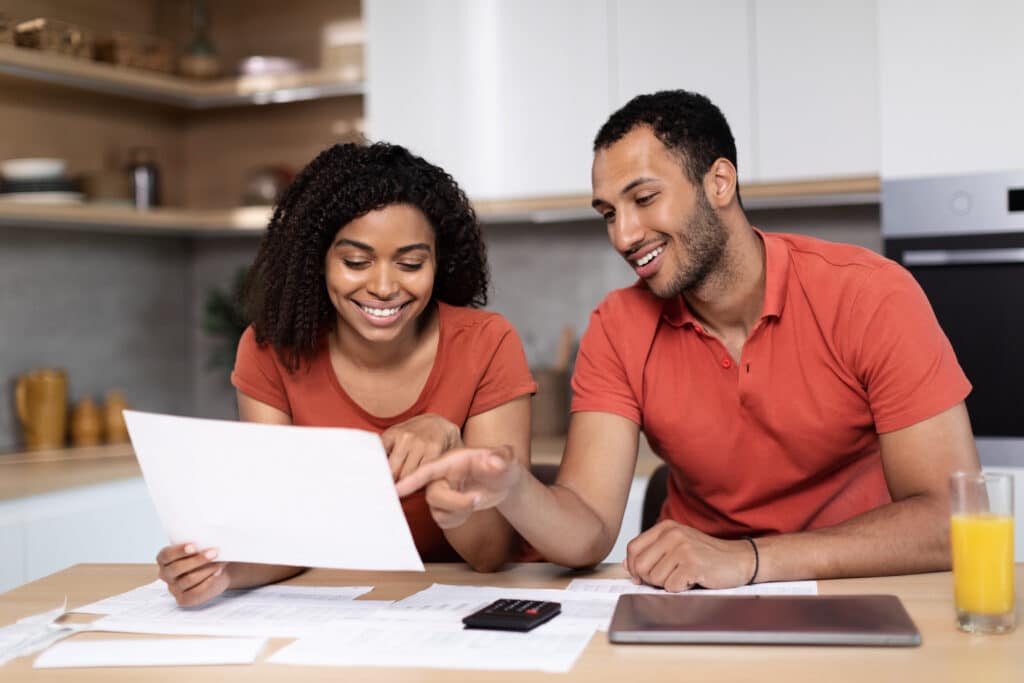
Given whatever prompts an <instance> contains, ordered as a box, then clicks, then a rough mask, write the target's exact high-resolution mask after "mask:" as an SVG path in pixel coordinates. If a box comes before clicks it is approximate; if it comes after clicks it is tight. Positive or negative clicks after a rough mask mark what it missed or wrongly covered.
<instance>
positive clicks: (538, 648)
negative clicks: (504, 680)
mask: <svg viewBox="0 0 1024 683" xmlns="http://www.w3.org/2000/svg"><path fill="white" fill-rule="evenodd" d="M558 619H559V617H555V620H554V621H551V622H548V623H547V624H542V625H541V626H538V627H537V628H535V629H534V630H532V631H530V632H528V633H512V632H508V631H504V632H503V631H483V630H476V629H472V630H464V629H463V628H462V624H461V623H445V624H440V623H432V624H431V625H430V627H429V628H424V627H423V624H422V623H417V622H406V623H402V622H396V621H390V620H389V621H377V622H374V621H367V620H362V621H353V622H350V623H348V624H344V625H336V627H335V628H334V629H332V630H331V632H330V634H321V635H318V636H312V637H308V638H300V639H298V640H296V641H295V642H294V643H292V644H290V645H287V646H285V647H284V648H282V649H280V650H278V651H277V652H275V653H274V654H273V655H272V656H271V657H270V658H269V659H268V660H267V661H268V662H271V663H274V664H300V665H306V666H385V667H423V668H436V669H485V670H491V671H497V670H508V671H549V672H555V673H564V672H566V671H569V669H571V668H572V665H573V663H575V661H576V659H577V657H579V655H580V653H581V652H583V649H584V648H585V647H586V646H587V643H588V642H590V638H591V637H592V636H593V631H592V630H590V631H586V630H578V629H568V630H565V629H558V628H556V627H555V626H554V625H555V623H556V622H557V620H558Z"/></svg>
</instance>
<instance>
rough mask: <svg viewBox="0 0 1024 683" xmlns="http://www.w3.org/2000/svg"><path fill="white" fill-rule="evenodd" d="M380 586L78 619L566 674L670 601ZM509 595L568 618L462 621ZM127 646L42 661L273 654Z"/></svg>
mask: <svg viewBox="0 0 1024 683" xmlns="http://www.w3.org/2000/svg"><path fill="white" fill-rule="evenodd" d="M371 590H372V587H370V586H345V587H312V586H264V587H262V588H256V589H252V590H245V591H229V592H227V593H225V594H223V595H222V596H220V597H218V598H216V599H214V600H212V601H210V602H209V603H207V604H204V605H200V606H199V607H189V608H183V607H179V606H178V605H177V604H176V603H175V601H174V599H173V598H172V597H171V596H170V595H169V594H168V593H167V592H166V586H165V585H164V584H163V582H160V581H155V582H153V583H151V584H147V585H145V586H140V587H139V588H136V589H135V590H132V591H128V592H127V593H123V594H121V595H117V596H114V597H111V598H107V599H105V600H101V601H99V602H95V603H92V604H89V605H85V606H83V607H80V608H78V609H77V610H75V611H76V612H88V613H93V614H105V615H107V616H105V617H104V618H102V619H100V620H99V621H96V622H94V623H93V624H91V625H90V626H89V628H90V630H97V631H116V632H132V633H159V634H180V635H185V634H188V635H218V636H254V637H258V638H265V637H297V638H298V640H296V641H295V642H293V643H292V644H290V645H287V646H285V647H284V648H282V649H281V650H279V651H277V652H276V653H275V654H274V655H273V656H271V657H270V659H269V660H268V661H269V662H271V663H275V664H289V665H307V666H380V667H420V668H444V669H484V670H518V671H527V670H528V671H547V672H565V671H569V670H570V669H571V668H572V666H573V664H574V663H575V661H576V659H577V658H578V657H579V655H580V653H581V652H582V651H583V649H584V648H585V647H586V646H587V643H588V642H589V641H590V639H591V638H592V637H593V635H594V633H595V632H596V631H601V630H607V628H608V623H609V621H610V620H611V616H612V614H613V612H614V610H615V603H616V601H617V599H618V596H619V595H620V594H622V593H627V592H630V593H646V592H655V593H664V591H662V590H660V589H654V588H650V587H648V586H637V585H635V584H633V583H632V582H630V581H627V580H624V579H623V580H609V579H576V580H574V581H573V582H572V583H570V584H569V586H568V588H567V589H565V590H553V589H541V588H502V587H497V586H453V585H446V584H434V585H432V586H430V587H428V588H426V589H424V590H422V591H420V592H418V593H415V594H414V595H411V596H409V597H407V598H405V599H403V600H399V601H397V602H389V601H375V600H357V599H356V598H357V597H360V596H363V595H365V594H366V593H368V592H369V591H371ZM702 593H703V594H709V595H710V594H730V593H731V594H761V595H813V594H815V593H817V584H816V583H815V582H813V581H803V582H793V583H774V584H772V583H769V584H758V585H756V586H745V587H742V588H735V589H729V590H724V591H703V590H698V591H693V592H692V593H691V594H702ZM498 598H512V599H517V598H519V599H530V600H551V601H555V602H559V603H561V605H562V613H561V614H560V615H559V616H558V617H556V618H555V619H553V620H552V621H549V622H547V623H545V624H542V625H541V626H539V627H537V628H536V629H534V630H532V631H530V632H527V633H513V632H499V631H481V630H466V629H464V628H463V626H462V617H464V616H466V615H467V614H470V613H472V612H474V611H476V610H477V609H479V608H481V607H483V606H484V605H486V604H488V603H490V602H492V601H494V600H496V599H498ZM118 642H121V641H92V640H88V641H81V642H72V643H65V644H62V646H61V648H62V649H61V650H59V651H57V652H56V654H49V653H48V656H46V657H45V659H44V658H40V659H41V663H38V664H37V665H38V666H99V665H101V664H97V662H103V663H104V664H102V665H104V666H107V665H110V666H114V665H118V664H132V663H133V662H134V663H135V664H141V663H147V662H148V663H159V664H162V665H171V664H188V663H196V659H195V658H197V657H198V658H203V657H205V658H206V660H204V663H213V661H214V660H217V659H218V658H219V659H220V660H223V661H235V660H241V659H245V658H247V657H250V656H251V657H255V656H256V655H255V654H254V653H256V652H258V651H259V649H260V648H261V647H262V645H260V646H259V647H256V644H257V641H254V640H248V641H240V642H238V643H223V642H210V643H209V644H208V645H204V646H203V648H201V649H196V650H194V651H193V652H189V653H185V652H184V650H183V649H182V648H181V647H180V646H176V645H174V644H173V643H175V642H180V641H167V643H162V642H161V641H156V642H157V644H155V645H154V646H153V647H152V649H149V648H146V647H144V646H132V647H133V648H134V649H132V650H131V651H125V652H119V651H118V648H117V646H116V645H115V644H116V643H118ZM132 642H139V643H148V642H153V641H145V640H142V641H132ZM65 646H73V647H68V648H66V649H65ZM176 653H180V656H179V654H176ZM232 658H234V659H232ZM248 661H251V659H250V660H248ZM90 662H92V663H91V664H90Z"/></svg>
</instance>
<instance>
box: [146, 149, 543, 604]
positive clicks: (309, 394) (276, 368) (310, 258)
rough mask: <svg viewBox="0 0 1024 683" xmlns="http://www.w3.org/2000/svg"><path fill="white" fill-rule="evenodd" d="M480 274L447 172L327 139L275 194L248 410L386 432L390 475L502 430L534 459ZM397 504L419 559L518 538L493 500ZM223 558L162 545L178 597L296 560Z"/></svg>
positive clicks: (254, 306)
mask: <svg viewBox="0 0 1024 683" xmlns="http://www.w3.org/2000/svg"><path fill="white" fill-rule="evenodd" d="M487 283H488V274H487V260H486V254H485V250H484V243H483V239H482V237H481V234H480V228H479V225H478V223H477V220H476V215H475V214H474V212H473V209H472V208H471V207H470V205H469V202H468V201H467V199H466V196H465V194H464V193H463V192H462V190H460V189H459V187H458V185H456V183H455V181H454V180H453V179H452V178H451V176H449V175H448V174H447V173H445V172H444V171H443V170H442V169H440V168H438V167H436V166H433V165H431V164H430V163H428V162H426V161H424V160H423V159H421V158H419V157H417V156H414V155H412V154H411V153H409V152H408V151H407V150H406V149H404V148H402V147H399V146H396V145H388V144H383V143H379V144H374V145H369V146H363V145H354V144H348V145H335V146H334V147H331V148H330V149H327V150H325V151H324V152H322V153H321V154H320V155H319V156H318V157H317V158H316V159H314V160H313V161H312V162H311V163H310V164H309V165H308V166H307V167H306V168H305V169H303V171H302V172H301V173H300V174H299V175H298V177H297V178H296V179H295V181H294V182H293V183H292V185H291V186H290V187H289V188H288V190H287V191H286V193H285V195H284V196H283V197H282V199H281V202H280V204H279V206H278V207H277V208H276V210H275V212H274V216H273V218H272V219H271V221H270V225H269V227H268V230H267V233H266V236H265V237H264V239H263V242H262V244H261V246H260V251H259V254H258V255H257V257H256V261H255V263H254V265H253V268H252V270H251V272H250V277H249V282H248V286H247V288H246V302H247V305H248V309H249V314H250V316H251V319H252V321H253V322H252V325H251V326H250V327H249V329H248V330H246V332H245V334H244V335H243V337H242V340H241V342H240V343H239V348H238V356H237V359H236V363H235V370H234V373H233V374H232V376H231V379H232V383H233V384H234V386H235V388H236V389H237V392H238V407H239V414H240V417H241V419H242V420H246V421H251V422H264V423H269V424H285V425H287V424H292V425H307V426H320V427H350V428H358V429H366V430H371V431H375V432H378V433H380V434H381V438H382V440H383V442H384V446H385V449H386V451H387V453H388V460H389V463H390V465H391V471H392V473H393V475H394V477H395V479H398V478H400V477H402V476H406V475H408V474H409V473H411V472H412V471H414V470H416V469H417V468H418V467H419V466H420V465H422V464H425V463H427V462H429V461H431V460H434V459H436V458H437V457H439V456H440V455H441V454H442V453H444V452H446V451H448V450H450V449H452V448H456V447H460V446H470V447H472V446H507V448H506V449H505V452H506V454H507V455H508V457H510V458H515V459H517V460H519V461H520V462H522V463H523V464H524V465H528V463H529V434H530V396H531V395H532V394H533V393H534V392H535V391H536V384H534V382H533V379H532V378H531V376H530V372H529V369H528V367H527V363H526V356H525V354H524V352H523V347H522V343H521V342H520V340H519V337H518V335H517V334H516V332H515V330H514V329H513V328H512V326H511V325H510V324H509V323H508V322H507V321H506V320H505V319H504V318H502V317H501V316H500V315H498V314H496V313H490V312H486V311H481V310H479V309H477V308H475V307H476V306H480V305H483V304H485V303H486V301H487ZM286 457H287V454H282V458H286ZM338 457H344V454H343V453H339V454H338ZM310 476H316V473H315V472H311V473H310ZM402 506H403V509H404V511H405V515H406V518H407V519H408V521H409V526H410V528H411V529H412V534H413V539H414V541H415V542H416V547H417V549H418V550H419V552H420V554H421V556H422V557H423V559H424V560H425V561H434V562H438V561H440V562H443V561H455V560H458V559H459V558H460V557H461V558H462V559H464V560H465V561H466V562H468V563H469V564H470V565H471V566H473V567H474V568H475V569H477V570H480V571H489V570H494V569H496V568H497V567H499V566H500V565H501V564H502V563H504V562H505V561H506V560H508V559H509V558H510V557H511V555H512V553H513V552H515V551H516V549H517V548H518V543H517V540H516V538H517V537H516V536H515V534H514V533H513V531H512V529H511V527H510V526H509V525H508V523H507V522H506V521H505V520H504V518H502V517H501V516H500V515H499V514H498V512H497V511H496V510H483V511H480V512H475V513H472V515H471V517H470V519H469V521H468V522H466V523H465V524H462V525H461V526H459V527H458V528H455V529H449V530H443V531H442V530H441V529H440V528H439V527H438V526H437V524H436V523H435V522H434V520H433V519H432V518H431V515H430V511H429V509H428V506H427V501H426V499H425V496H424V495H423V494H419V495H413V496H409V497H407V498H405V499H403V500H402ZM346 523H358V520H338V524H339V525H342V524H346ZM216 559H217V550H216V549H215V548H208V549H197V548H195V547H194V546H193V545H192V544H180V545H175V546H168V547H167V548H164V549H163V550H161V551H160V554H159V555H158V556H157V562H158V564H159V565H160V576H161V578H162V579H163V580H164V581H166V582H167V584H168V587H169V589H170V591H171V593H172V594H174V596H175V598H177V600H178V603H179V604H182V605H194V604H198V603H200V602H203V601H205V600H208V599H210V598H212V597H214V596H215V595H218V594H220V593H221V592H223V591H224V590H225V589H227V588H241V587H249V586H255V585H260V584H264V583H269V582H272V581H278V580H281V579H284V578H287V577H289V576H292V575H294V574H297V573H298V572H299V571H301V568H298V567H284V566H270V565H257V564H244V563H236V562H229V563H221V562H216V561H215V560H216Z"/></svg>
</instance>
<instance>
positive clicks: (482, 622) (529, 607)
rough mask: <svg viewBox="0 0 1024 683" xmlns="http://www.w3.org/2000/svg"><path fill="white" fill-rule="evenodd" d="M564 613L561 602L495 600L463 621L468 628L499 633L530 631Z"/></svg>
mask: <svg viewBox="0 0 1024 683" xmlns="http://www.w3.org/2000/svg"><path fill="white" fill-rule="evenodd" d="M561 611H562V604H561V603H559V602H547V601H544V600H509V599H504V598H503V599H501V600H495V601H494V602H492V603H491V604H489V605H487V607H484V608H483V609H480V610H477V611H476V612H473V613H472V614H470V615H469V616H468V617H464V618H463V619H462V623H463V624H465V625H466V628H489V629H497V630H499V631H529V630H530V629H533V628H536V627H538V626H540V625H541V624H543V623H544V622H545V621H549V620H551V619H553V618H554V617H555V616H557V615H558V614H559V613H561Z"/></svg>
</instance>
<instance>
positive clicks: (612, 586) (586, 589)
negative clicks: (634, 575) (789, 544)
mask: <svg viewBox="0 0 1024 683" xmlns="http://www.w3.org/2000/svg"><path fill="white" fill-rule="evenodd" d="M566 590H568V591H573V592H581V593H592V594H603V595H622V594H623V593H662V594H665V595H672V594H671V593H669V592H668V591H666V590H665V589H663V588H655V587H653V586H642V585H641V586H638V585H636V584H635V583H633V582H632V581H630V580H629V579H573V580H572V581H570V582H569V586H568V588H566ZM686 594H687V595H817V594H818V582H817V581H775V582H771V583H755V584H754V585H753V586H738V587H737V588H718V589H714V590H712V589H707V588H697V589H694V590H690V591H687V593H686Z"/></svg>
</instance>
